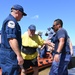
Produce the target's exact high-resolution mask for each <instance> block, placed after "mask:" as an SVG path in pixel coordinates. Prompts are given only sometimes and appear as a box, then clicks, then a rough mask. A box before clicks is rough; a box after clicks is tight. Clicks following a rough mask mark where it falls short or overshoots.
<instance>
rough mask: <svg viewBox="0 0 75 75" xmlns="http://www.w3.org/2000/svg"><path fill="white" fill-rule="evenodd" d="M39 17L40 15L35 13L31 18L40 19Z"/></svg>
mask: <svg viewBox="0 0 75 75" xmlns="http://www.w3.org/2000/svg"><path fill="white" fill-rule="evenodd" d="M38 18H39V15H35V16H33V17H31V19H38Z"/></svg>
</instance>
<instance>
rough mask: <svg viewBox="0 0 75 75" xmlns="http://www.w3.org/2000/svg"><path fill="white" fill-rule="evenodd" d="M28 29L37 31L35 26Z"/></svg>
mask: <svg viewBox="0 0 75 75" xmlns="http://www.w3.org/2000/svg"><path fill="white" fill-rule="evenodd" d="M28 29H30V30H36V26H35V25H30V26H29V27H28Z"/></svg>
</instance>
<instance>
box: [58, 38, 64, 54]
mask: <svg viewBox="0 0 75 75" xmlns="http://www.w3.org/2000/svg"><path fill="white" fill-rule="evenodd" d="M64 43H65V38H60V39H59V45H58V48H57V52H58V53H60V52H61V50H62V48H63V46H64Z"/></svg>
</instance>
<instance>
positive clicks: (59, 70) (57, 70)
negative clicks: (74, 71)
mask: <svg viewBox="0 0 75 75" xmlns="http://www.w3.org/2000/svg"><path fill="white" fill-rule="evenodd" d="M70 59H71V55H61V57H60V61H59V62H56V61H53V63H52V66H51V69H50V73H49V75H68V70H67V67H68V64H69V62H70Z"/></svg>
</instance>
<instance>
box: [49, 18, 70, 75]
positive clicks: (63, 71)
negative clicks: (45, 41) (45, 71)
mask: <svg viewBox="0 0 75 75" xmlns="http://www.w3.org/2000/svg"><path fill="white" fill-rule="evenodd" d="M62 27H63V22H62V20H61V19H56V20H55V21H54V24H53V29H54V31H55V32H56V34H55V35H54V36H53V39H52V41H53V42H54V43H55V49H54V51H53V56H54V59H53V63H52V66H51V69H50V73H49V75H68V71H67V67H68V64H69V62H70V59H71V54H70V47H69V42H68V33H67V31H66V30H65V29H64V28H62Z"/></svg>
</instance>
